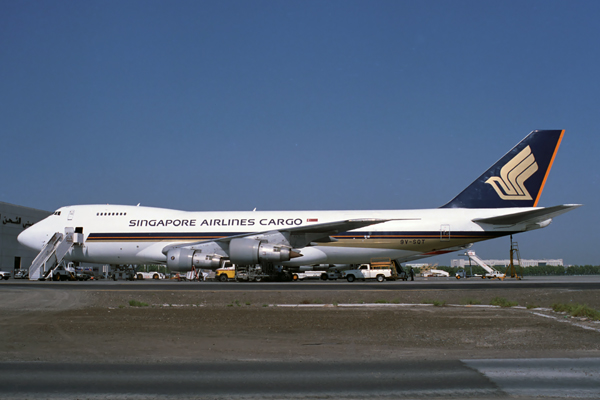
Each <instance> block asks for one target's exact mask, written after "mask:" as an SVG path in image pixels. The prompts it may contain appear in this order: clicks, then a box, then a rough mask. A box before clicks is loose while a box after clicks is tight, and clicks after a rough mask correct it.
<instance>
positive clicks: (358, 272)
mask: <svg viewBox="0 0 600 400" xmlns="http://www.w3.org/2000/svg"><path fill="white" fill-rule="evenodd" d="M342 278H346V280H347V281H348V282H354V281H355V280H356V279H362V280H367V279H376V280H377V281H378V282H383V281H385V280H386V279H388V278H392V269H391V268H390V267H389V265H388V267H387V268H383V267H380V266H375V267H372V266H371V265H369V264H361V265H360V267H359V268H358V269H349V270H347V271H344V272H342Z"/></svg>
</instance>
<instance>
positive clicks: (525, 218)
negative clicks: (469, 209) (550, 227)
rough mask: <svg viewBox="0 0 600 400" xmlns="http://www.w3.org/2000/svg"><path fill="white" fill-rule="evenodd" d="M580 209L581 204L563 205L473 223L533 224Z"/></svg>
mask: <svg viewBox="0 0 600 400" xmlns="http://www.w3.org/2000/svg"><path fill="white" fill-rule="evenodd" d="M578 207H581V204H563V205H561V206H554V207H546V208H538V209H535V210H530V211H522V212H517V213H513V214H505V215H501V216H499V217H490V218H476V219H474V220H473V222H475V223H477V224H489V225H503V226H506V225H517V224H523V223H525V224H535V223H538V222H543V221H547V220H549V219H551V218H554V217H556V216H558V215H561V214H564V213H566V212H567V211H571V210H574V209H575V208H578Z"/></svg>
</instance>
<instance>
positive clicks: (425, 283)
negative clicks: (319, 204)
mask: <svg viewBox="0 0 600 400" xmlns="http://www.w3.org/2000/svg"><path fill="white" fill-rule="evenodd" d="M4 285H6V286H8V287H13V288H27V287H33V286H35V287H36V288H48V289H60V290H69V289H74V290H95V289H98V288H100V289H103V290H106V289H110V290H115V291H118V290H123V291H126V290H199V291H202V290H208V291H244V292H246V291H261V290H263V291H264V290H306V291H311V290H336V291H368V290H381V291H402V290H428V289H436V290H480V289H571V290H597V289H600V275H589V276H564V277H563V276H551V277H538V276H535V277H525V279H523V280H521V281H517V280H514V279H505V280H504V281H500V280H488V279H485V280H484V279H476V278H471V279H468V280H465V279H462V280H457V279H455V278H428V279H424V278H417V279H416V280H415V281H413V282H411V281H408V282H404V281H397V282H381V283H380V282H375V281H366V282H353V283H348V282H346V281H345V280H338V281H319V280H311V281H301V282H177V281H173V280H170V281H158V282H157V281H153V280H144V281H112V280H101V281H87V282H77V281H75V282H52V281H49V282H41V281H24V280H16V279H11V280H9V281H1V282H0V286H4Z"/></svg>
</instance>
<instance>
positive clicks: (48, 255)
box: [29, 228, 83, 280]
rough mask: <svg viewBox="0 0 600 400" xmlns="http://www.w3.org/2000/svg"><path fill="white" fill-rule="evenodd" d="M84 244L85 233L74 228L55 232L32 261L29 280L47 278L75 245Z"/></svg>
mask: <svg viewBox="0 0 600 400" xmlns="http://www.w3.org/2000/svg"><path fill="white" fill-rule="evenodd" d="M82 244H83V233H81V232H77V231H76V230H74V229H73V228H67V229H65V233H64V234H63V233H60V232H55V233H54V235H52V238H50V240H48V242H47V243H46V245H45V246H44V247H43V248H42V250H41V251H40V252H39V254H38V255H37V257H36V258H35V259H34V260H33V262H32V263H31V266H30V267H29V280H44V279H46V277H47V276H48V275H50V271H52V270H53V269H54V268H56V267H57V266H58V265H59V264H60V263H61V261H62V260H63V259H64V257H65V256H66V255H67V253H68V252H69V250H71V248H72V247H73V246H75V245H82Z"/></svg>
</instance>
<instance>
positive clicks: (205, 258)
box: [167, 248, 222, 271]
mask: <svg viewBox="0 0 600 400" xmlns="http://www.w3.org/2000/svg"><path fill="white" fill-rule="evenodd" d="M221 258H222V257H221V256H220V255H218V254H206V253H202V250H193V249H185V248H175V249H171V250H169V252H168V253H167V267H169V269H171V270H174V271H189V270H190V269H192V266H193V267H196V268H202V269H217V268H219V267H220V266H221Z"/></svg>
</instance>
